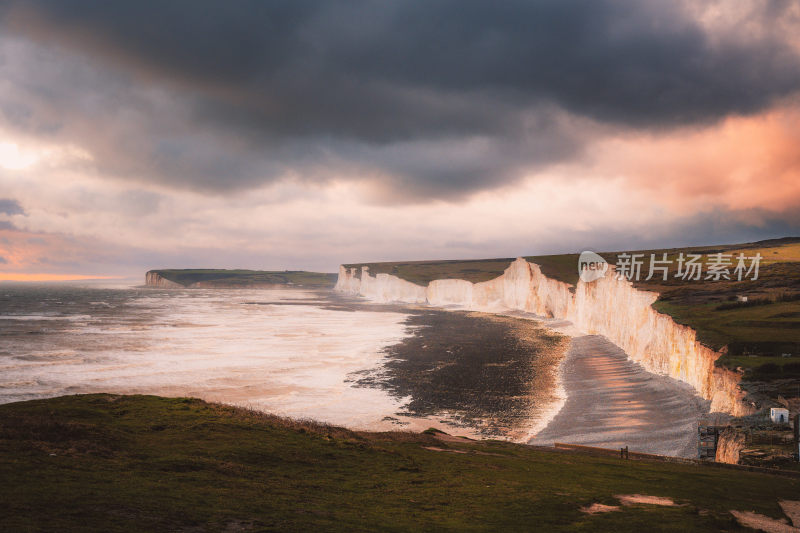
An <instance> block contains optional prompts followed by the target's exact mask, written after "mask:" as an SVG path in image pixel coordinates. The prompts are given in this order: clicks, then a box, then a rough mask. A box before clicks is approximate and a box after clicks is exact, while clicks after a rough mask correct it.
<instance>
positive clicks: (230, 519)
mask: <svg viewBox="0 0 800 533" xmlns="http://www.w3.org/2000/svg"><path fill="white" fill-rule="evenodd" d="M431 448H432V449H431ZM0 479H2V480H3V497H2V498H0V530H3V531H20V530H30V529H34V530H48V531H68V530H77V529H80V530H82V531H155V530H170V531H171V530H181V531H182V530H192V531H207V530H211V531H218V530H225V531H247V530H254V531H259V530H260V531H264V530H275V531H313V530H325V531H374V530H384V531H408V530H415V531H419V530H459V531H481V530H493V531H496V530H510V531H530V530H537V531H646V530H652V529H654V528H655V529H658V530H660V531H667V530H671V531H720V530H726V531H735V530H740V529H741V528H740V527H739V526H738V525H737V524H736V523H735V521H734V519H733V516H732V515H731V514H730V511H731V510H743V511H756V512H758V513H761V514H764V515H767V516H771V517H774V518H780V517H782V512H781V509H780V507H779V505H778V501H779V500H785V499H795V500H796V499H797V495H798V494H800V479H796V478H786V477H778V476H774V475H771V474H763V473H755V472H742V471H735V470H728V469H718V468H713V467H708V466H698V465H687V464H671V463H656V462H644V461H623V460H621V459H618V458H615V457H594V456H588V455H578V454H568V453H564V452H557V451H546V450H542V449H536V448H532V447H528V446H521V445H514V444H509V443H503V442H497V441H480V442H472V441H468V442H463V441H462V442H443V441H442V440H440V439H437V438H436V437H435V436H434V435H428V434H410V433H356V432H352V431H348V430H345V429H341V428H336V427H329V426H323V425H318V424H313V423H302V422H296V421H289V420H285V419H280V418H277V417H273V416H269V415H264V414H259V413H254V412H250V411H246V410H242V409H236V408H233V407H226V406H222V405H217V404H210V403H206V402H203V401H200V400H195V399H185V398H174V399H167V398H161V397H155V396H112V395H105V394H97V395H82V396H65V397H60V398H54V399H49V400H36V401H30V402H21V403H16V404H7V405H2V406H0ZM621 494H622V495H625V494H644V495H650V496H661V497H667V498H672V499H673V500H674V501H675V503H677V504H678V506H674V507H662V506H656V505H646V504H637V505H632V506H622V507H621V508H620V510H618V511H615V512H609V513H604V514H595V515H589V514H586V513H584V512H581V510H580V508H581V507H583V506H587V505H589V504H592V503H603V504H609V505H619V504H620V502H619V500H618V499H617V498H616V496H617V495H621Z"/></svg>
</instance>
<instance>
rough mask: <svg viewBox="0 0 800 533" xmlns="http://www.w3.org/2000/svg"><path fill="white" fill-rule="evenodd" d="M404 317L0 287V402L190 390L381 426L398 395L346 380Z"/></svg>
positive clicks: (276, 295)
mask: <svg viewBox="0 0 800 533" xmlns="http://www.w3.org/2000/svg"><path fill="white" fill-rule="evenodd" d="M406 318H407V315H406V314H405V313H403V312H402V310H401V309H397V308H388V309H387V308H384V307H376V308H375V309H374V310H371V309H369V308H368V307H366V306H351V305H348V304H347V303H346V302H342V301H339V300H337V299H336V297H335V295H333V294H331V293H324V292H315V291H308V290H300V289H278V290H265V289H258V290H247V289H235V290H231V289H192V290H167V289H156V288H145V287H129V286H97V285H80V284H42V285H30V284H13V283H6V284H0V403H8V402H17V401H23V400H31V399H38V398H49V397H54V396H60V395H65V394H82V393H100V392H103V393H117V394H156V395H164V396H192V397H199V398H202V399H205V400H208V401H219V402H224V403H228V404H233V405H240V406H245V407H251V408H256V409H260V410H263V411H268V412H271V413H275V414H278V415H283V416H289V417H294V418H304V419H314V420H318V421H323V422H328V423H332V424H336V425H342V426H346V427H350V428H355V429H369V430H378V429H392V428H393V427H394V426H395V425H396V424H397V423H398V419H397V417H396V416H394V415H395V414H396V413H397V412H398V411H399V410H400V409H401V407H402V405H403V404H404V403H405V402H406V401H407V399H404V398H401V397H397V395H392V394H390V393H389V392H387V391H385V390H381V389H379V388H370V387H363V386H357V385H356V384H355V381H356V380H357V379H358V377H359V376H363V375H364V374H365V373H369V372H370V371H371V370H373V369H376V368H377V367H379V366H380V364H381V362H382V360H383V359H384V356H385V354H384V349H385V348H386V347H387V346H391V345H394V344H397V343H398V342H400V341H401V340H402V339H404V338H405V337H407V336H408V335H410V334H411V333H412V329H413V328H412V327H410V326H408V325H407V324H406V323H405V322H406ZM406 425H407V424H406ZM415 425H419V426H420V427H423V428H424V427H426V426H430V425H431V424H429V423H426V422H420V424H415Z"/></svg>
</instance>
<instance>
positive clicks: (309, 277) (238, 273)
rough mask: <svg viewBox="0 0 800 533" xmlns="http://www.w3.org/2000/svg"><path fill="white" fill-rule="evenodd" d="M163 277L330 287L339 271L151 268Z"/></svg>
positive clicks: (231, 283) (227, 283)
mask: <svg viewBox="0 0 800 533" xmlns="http://www.w3.org/2000/svg"><path fill="white" fill-rule="evenodd" d="M151 272H155V273H157V274H159V275H160V276H161V277H162V278H164V279H167V280H169V281H174V282H175V283H179V284H180V285H183V286H185V287H188V286H190V285H192V284H193V283H198V282H207V283H213V284H217V285H224V286H231V287H237V286H240V287H246V286H248V285H268V284H271V285H298V286H302V287H307V288H330V287H333V285H334V284H335V283H336V276H337V275H336V274H327V273H323V272H306V271H303V270H286V271H269V270H221V269H209V268H188V269H164V270H151Z"/></svg>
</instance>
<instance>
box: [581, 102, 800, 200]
mask: <svg viewBox="0 0 800 533" xmlns="http://www.w3.org/2000/svg"><path fill="white" fill-rule="evenodd" d="M595 154H596V161H595V163H596V166H595V169H596V170H597V171H599V172H601V173H603V174H607V175H611V176H615V177H622V178H624V179H625V180H627V181H628V182H629V183H631V184H633V185H635V186H636V187H637V188H644V189H646V190H652V192H653V193H654V194H655V195H657V198H658V200H657V202H658V203H666V204H667V205H669V206H670V207H672V208H673V209H676V210H678V211H682V212H688V211H693V210H696V209H698V208H703V207H709V206H712V205H716V206H722V207H725V208H729V209H751V208H762V209H767V210H771V211H783V210H786V209H791V208H793V207H798V206H800V109H798V108H797V107H784V108H779V109H774V110H772V111H770V112H767V113H764V114H761V115H757V116H751V117H730V118H728V119H726V120H724V121H722V122H721V123H719V124H716V125H713V126H709V127H705V128H700V129H696V128H695V129H689V128H687V129H681V130H678V131H671V132H669V133H662V134H648V135H636V136H634V135H629V136H624V137H618V138H615V139H612V140H609V141H604V142H601V143H599V144H598V146H597V147H596V152H595Z"/></svg>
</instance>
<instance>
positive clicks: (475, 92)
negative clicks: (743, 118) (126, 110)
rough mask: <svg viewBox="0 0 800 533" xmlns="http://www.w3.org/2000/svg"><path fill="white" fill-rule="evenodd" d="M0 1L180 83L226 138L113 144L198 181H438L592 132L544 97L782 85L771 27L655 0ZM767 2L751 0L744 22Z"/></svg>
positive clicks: (796, 83)
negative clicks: (702, 16) (335, 175)
mask: <svg viewBox="0 0 800 533" xmlns="http://www.w3.org/2000/svg"><path fill="white" fill-rule="evenodd" d="M9 5H10V7H9V8H7V9H6V11H5V17H4V18H5V25H6V26H7V28H8V29H11V30H13V31H14V32H15V34H16V35H22V36H24V37H25V38H27V39H31V40H33V41H37V42H45V43H57V44H59V45H67V46H68V47H71V48H72V49H75V50H79V51H81V53H86V54H89V55H90V57H93V58H97V59H99V60H100V61H102V62H104V63H103V64H106V65H112V66H116V67H119V68H120V69H121V70H122V71H124V72H128V73H130V74H131V75H132V76H133V79H134V80H135V81H136V82H137V83H141V84H143V85H145V86H147V85H148V84H155V85H157V86H159V87H167V88H168V89H169V90H170V91H174V92H175V94H180V96H181V100H182V104H183V105H185V106H186V107H187V108H188V109H189V116H190V120H191V121H193V122H194V123H196V124H197V125H199V126H200V127H206V128H209V129H211V130H212V131H214V132H216V133H218V134H219V135H222V136H223V137H225V140H224V141H223V142H222V143H219V144H218V143H217V141H216V140H215V139H213V138H210V137H206V138H203V139H197V138H195V136H192V135H185V134H181V135H171V136H166V135H165V134H164V132H163V128H157V127H155V126H154V124H155V122H157V121H158V120H157V119H153V120H152V121H151V122H152V123H149V122H148V121H146V120H145V121H143V123H142V124H141V126H140V127H141V133H142V135H147V136H148V138H151V139H153V143H152V145H149V146H146V147H143V148H142V152H141V153H136V152H135V151H133V152H131V153H135V154H136V156H135V157H131V159H135V160H137V161H147V163H148V165H150V166H149V167H144V168H137V169H136V173H138V174H140V175H149V176H151V177H152V179H161V180H162V181H169V182H172V183H176V184H185V185H190V186H191V185H197V186H201V187H204V188H208V189H224V188H236V187H241V186H250V185H255V184H258V183H261V182H264V181H269V180H272V179H276V178H277V177H280V176H283V175H285V174H286V173H287V172H291V171H296V172H299V173H300V174H302V175H304V176H315V175H323V174H324V173H325V170H328V171H331V170H333V171H336V170H340V171H341V170H343V169H344V170H348V169H353V170H354V172H355V173H359V172H361V173H365V174H368V175H370V176H373V178H374V179H376V180H378V181H380V182H381V183H383V184H384V185H386V186H387V187H390V188H393V189H398V190H399V189H402V190H403V192H404V193H407V194H408V195H409V196H414V195H433V196H437V197H451V196H454V195H458V194H461V193H464V192H471V191H475V190H480V189H483V188H489V187H493V186H496V185H498V184H503V183H507V182H509V181H513V180H514V179H516V178H517V177H518V176H519V175H520V171H521V169H531V168H536V167H537V166H541V165H547V164H550V163H553V162H557V161H561V160H564V159H565V158H568V157H574V156H575V155H576V154H578V153H579V152H580V149H581V147H582V146H583V144H584V143H585V141H586V138H587V137H588V136H590V135H591V132H587V131H586V128H585V124H578V125H576V124H571V123H568V122H566V121H565V120H563V119H559V118H558V117H559V113H561V114H564V115H568V116H573V117H582V118H586V119H590V120H591V121H596V122H599V123H603V124H610V125H612V126H613V127H635V128H658V129H660V128H664V127H669V126H673V125H682V124H696V123H708V122H711V121H714V120H716V119H719V118H721V117H724V116H726V115H729V114H732V113H751V112H756V111H759V110H761V109H764V108H765V107H767V106H769V105H771V104H772V103H773V102H774V101H775V100H776V99H778V98H781V97H784V96H786V95H788V94H791V93H793V92H795V91H796V90H797V89H798V88H799V87H800V62H799V61H798V57H797V55H796V54H795V53H794V51H793V50H792V48H791V47H790V46H788V45H787V44H786V43H784V42H783V41H782V37H781V35H782V34H775V35H771V34H770V33H769V32H765V33H764V36H762V37H758V38H756V37H748V38H747V39H746V40H745V38H744V37H741V36H738V35H727V36H726V35H709V34H708V33H706V32H705V31H704V30H703V29H702V28H701V27H700V26H699V25H698V24H697V23H696V22H695V21H693V20H691V18H690V16H689V15H688V14H687V12H685V11H682V10H681V8H680V7H679V4H678V3H673V2H641V1H638V0H637V1H633V0H630V1H598V0H592V1H589V0H584V1H563V0H561V1H553V2H529V1H526V2H522V1H520V2H514V1H507V2H502V3H490V2H472V1H465V0H458V1H455V0H451V1H432V2H430V1H427V2H367V1H353V2H317V1H304V2H297V1H290V2H262V1H252V2H244V1H242V2H203V1H196V0H192V1H171V2H154V1H153V2H147V1H145V2H93V1H88V0H51V1H47V0H40V1H32V2H21V3H12V4H9ZM784 9H785V7H783V8H782V7H781V4H780V3H779V2H772V3H768V4H765V8H764V9H763V10H761V11H759V12H758V13H755V14H754V16H753V20H752V23H754V24H760V25H761V26H762V27H769V24H770V23H771V22H773V21H775V20H778V19H780V17H781V16H782V15H783V14H784ZM756 15H757V16H756ZM96 90H97V91H102V90H103V87H98V88H96ZM51 91H52V94H51V95H50V96H51V97H52V98H53V99H54V100H58V99H59V98H66V97H65V96H64V95H62V94H59V93H58V89H57V88H52V89H51ZM47 96H48V95H44V96H43V97H47ZM116 103H117V104H120V103H121V104H122V105H125V103H126V102H125V101H124V100H122V101H121V102H116ZM8 113H9V112H6V114H7V115H8ZM16 113H17V115H20V116H22V117H25V116H26V115H25V113H24V107H23V108H21V109H17V110H16ZM101 114H102V112H101ZM45 126H46V125H44V126H40V127H45ZM476 142H479V143H484V144H485V145H486V146H484V148H482V150H483V152H481V150H478V152H477V154H479V155H481V157H477V156H476V152H475V151H474V146H475V143H476ZM232 146H233V148H231V147H232ZM442 147H444V149H445V153H446V157H435V156H434V155H433V151H434V150H436V149H438V148H442ZM117 160H118V161H124V157H122V158H118V159H117ZM348 163H350V164H349V165H348ZM140 164H141V163H140ZM354 167H357V168H354ZM376 176H378V177H376Z"/></svg>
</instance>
